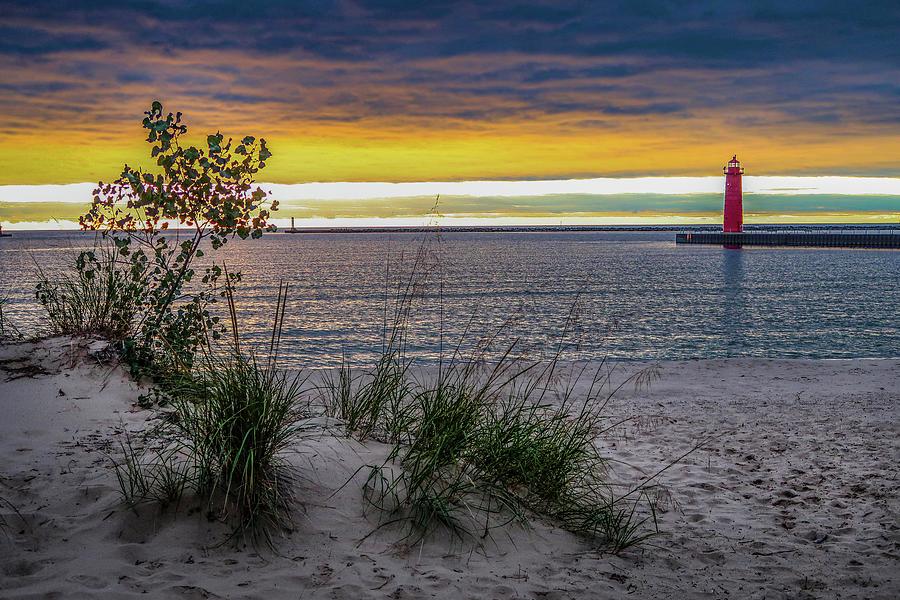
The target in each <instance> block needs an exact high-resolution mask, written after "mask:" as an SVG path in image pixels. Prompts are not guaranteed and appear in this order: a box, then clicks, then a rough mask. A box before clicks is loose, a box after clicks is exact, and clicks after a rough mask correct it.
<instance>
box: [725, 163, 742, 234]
mask: <svg viewBox="0 0 900 600" xmlns="http://www.w3.org/2000/svg"><path fill="white" fill-rule="evenodd" d="M723 171H724V172H725V218H724V220H723V222H722V231H724V232H725V233H741V232H742V231H744V200H743V192H742V191H741V175H743V174H744V167H742V166H741V161H739V160H738V159H737V155H734V156H733V157H731V160H729V161H728V164H727V165H725V168H724V169H723Z"/></svg>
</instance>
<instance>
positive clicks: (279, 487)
mask: <svg viewBox="0 0 900 600" xmlns="http://www.w3.org/2000/svg"><path fill="white" fill-rule="evenodd" d="M303 381H304V380H303V379H301V378H300V376H299V375H297V376H288V375H287V374H285V373H283V372H281V371H278V370H276V369H274V368H271V367H270V366H266V365H261V364H259V362H258V361H257V359H256V358H255V356H253V355H252V354H251V355H249V356H243V355H236V356H232V357H228V358H224V359H211V362H210V364H208V365H207V366H206V367H205V368H204V369H203V370H202V371H201V372H200V373H199V374H198V375H197V376H196V378H195V380H194V382H193V385H191V386H189V387H186V388H185V389H184V390H183V391H182V392H181V393H176V394H175V396H174V401H173V407H174V409H175V414H176V419H175V422H174V427H175V428H176V431H177V434H178V436H179V438H180V439H181V440H183V441H184V443H185V446H186V448H187V451H188V454H189V455H190V456H191V458H192V460H193V462H194V466H195V469H196V477H197V486H198V489H199V490H200V491H201V492H203V493H205V495H207V497H208V498H210V499H211V500H212V499H213V498H220V499H221V504H220V507H219V512H220V514H221V515H222V516H223V517H226V518H232V517H233V518H234V519H235V520H236V522H238V523H239V525H240V526H241V527H255V526H257V525H272V524H277V523H280V522H281V520H282V519H281V517H282V516H283V515H284V514H285V512H286V511H287V510H288V509H289V507H290V503H291V495H290V481H291V476H290V469H289V468H288V466H287V463H286V462H285V461H284V460H283V455H284V453H285V452H286V451H287V450H288V449H289V448H290V446H291V444H292V443H293V442H294V441H295V440H296V439H297V437H298V436H299V435H300V433H301V432H302V431H303V429H304V422H305V419H306V417H307V416H308V413H307V412H306V411H305V410H304V408H303V404H302V402H301V399H302V396H303V391H302V386H303Z"/></svg>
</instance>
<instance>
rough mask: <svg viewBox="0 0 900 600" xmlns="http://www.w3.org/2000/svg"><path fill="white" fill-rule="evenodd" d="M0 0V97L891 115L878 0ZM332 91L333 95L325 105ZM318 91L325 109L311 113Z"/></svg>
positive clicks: (899, 24) (827, 118) (890, 61)
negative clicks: (152, 93)
mask: <svg viewBox="0 0 900 600" xmlns="http://www.w3.org/2000/svg"><path fill="white" fill-rule="evenodd" d="M0 9H2V13H3V15H4V22H5V25H4V26H3V27H0V57H2V59H3V61H4V62H3V63H2V68H3V69H4V71H8V70H10V69H23V68H27V69H29V70H30V72H31V74H32V75H33V76H32V77H27V78H26V77H18V78H7V77H4V79H5V80H6V81H5V83H4V88H3V93H4V94H7V97H6V98H5V100H6V101H4V99H3V98H0V108H2V107H4V106H8V105H9V104H10V103H14V102H15V99H14V98H12V99H11V98H10V96H9V95H10V94H13V95H14V94H16V93H18V94H20V95H22V96H27V95H31V94H33V93H34V91H35V90H36V89H40V88H41V86H43V89H45V90H46V92H47V93H52V92H53V90H54V86H56V89H57V90H58V91H59V92H64V91H65V90H66V89H68V88H67V87H66V86H72V85H75V84H74V83H73V82H72V81H71V79H72V78H73V77H75V78H78V79H81V80H82V83H86V84H93V85H94V86H95V87H98V88H104V87H105V86H117V85H122V86H125V87H126V88H127V87H128V86H140V85H145V86H147V87H154V86H155V87H157V88H159V87H163V88H165V89H175V90H179V91H183V92H184V93H185V94H192V95H194V96H196V97H201V98H202V97H207V98H211V99H214V100H216V101H220V102H230V103H235V104H238V105H248V106H251V105H258V104H261V103H274V104H276V105H280V106H281V109H280V112H279V114H280V115H282V116H283V117H284V118H295V117H296V116H297V111H302V110H303V109H300V108H298V107H297V106H298V104H300V101H301V100H302V102H303V103H304V106H306V107H307V111H308V113H309V114H308V115H306V116H307V117H308V118H317V119H326V120H328V119H334V120H346V121H349V120H353V119H359V118H365V117H366V116H370V115H374V116H390V115H397V116H404V117H415V116H419V117H425V118H446V119H460V120H463V121H478V120H483V119H494V118H499V117H504V116H514V115H519V116H525V117H530V116H533V115H536V114H539V115H558V114H563V113H572V116H573V122H577V123H582V124H583V123H597V124H603V123H607V120H605V119H604V117H634V118H639V117H645V116H653V115H659V116H678V115H682V116H689V115H692V114H696V113H697V111H698V110H701V109H708V108H711V107H721V106H723V105H730V106H734V107H736V108H739V107H749V106H752V107H753V108H754V111H757V112H758V111H760V110H765V111H766V114H765V116H764V117H763V116H760V115H754V114H744V115H741V116H740V117H739V118H741V119H744V121H745V122H747V123H753V122H756V121H754V120H757V121H758V122H766V123H768V124H770V125H772V124H775V125H777V124H778V123H779V121H783V122H791V121H800V122H807V123H810V124H812V125H815V124H827V123H850V124H856V123H859V124H887V125H891V126H894V125H898V124H900V108H898V106H900V103H898V102H897V99H898V96H900V88H898V84H896V83H894V82H896V81H898V77H897V75H898V71H900V43H898V42H897V34H898V31H900V2H897V1H896V0H893V1H868V2H855V3H850V2H843V1H840V2H839V1H821V0H817V1H813V0H798V1H792V2H784V1H743V2H681V1H669V0H630V1H629V0H621V1H616V2H559V1H555V0H548V1H543V2H541V1H538V2H528V3H520V2H504V1H492V2H449V1H435V2H428V1H424V2H423V1H406V0H391V1H387V2H366V1H351V0H331V1H315V2H297V1H292V0H278V1H269V2H261V3H257V2H250V1H247V0H215V1H204V0H196V1H177V0H164V1H163V0H161V1H153V0H144V1H140V2H122V1H119V0H116V1H114V0H83V1H80V2H72V1H70V0H23V1H12V2H11V1H8V0H3V1H2V6H0ZM169 59H171V61H172V64H171V65H170V66H169V68H161V67H160V64H161V63H162V64H164V63H165V62H166V61H167V60H169ZM192 60H194V61H196V62H193V63H190V65H191V66H190V74H189V75H186V74H185V73H183V72H180V70H179V65H184V64H186V62H190V61H192ZM150 61H155V62H152V64H151V62H150ZM291 61H293V62H291ZM34 79H38V80H39V82H35V81H34ZM123 93H126V92H123ZM335 94H343V96H342V101H341V102H338V103H336V104H335V105H332V106H330V105H328V104H327V99H326V97H334V95H335ZM80 98H81V100H80V101H84V102H86V101H88V100H90V96H89V95H82V96H81V97H80ZM66 101H68V99H67V100H66ZM74 101H76V102H77V101H79V100H78V99H75V100H74ZM329 106H330V108H332V109H334V110H342V111H343V112H342V113H341V114H331V113H329V112H328V111H324V112H325V113H326V114H322V113H323V107H329ZM73 109H74V107H73ZM35 110H37V107H36V108H35Z"/></svg>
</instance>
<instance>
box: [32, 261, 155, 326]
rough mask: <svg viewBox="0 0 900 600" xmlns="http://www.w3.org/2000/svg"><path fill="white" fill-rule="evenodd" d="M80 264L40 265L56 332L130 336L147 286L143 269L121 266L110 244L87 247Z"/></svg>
mask: <svg viewBox="0 0 900 600" xmlns="http://www.w3.org/2000/svg"><path fill="white" fill-rule="evenodd" d="M75 266H76V268H75V269H74V270H73V271H64V272H55V273H47V272H45V271H44V270H43V269H40V268H38V277H39V281H38V284H37V290H36V296H37V299H38V301H39V302H40V304H41V306H43V307H44V310H45V311H46V313H47V322H48V324H49V327H50V333H51V334H53V335H99V336H103V337H106V338H108V339H111V340H124V339H126V338H128V337H130V336H131V335H132V334H133V332H134V319H135V315H136V314H137V312H138V310H139V307H140V304H141V302H142V298H143V294H144V291H145V290H144V288H145V286H144V283H143V278H142V276H141V274H140V273H135V272H133V271H131V270H130V269H128V268H127V267H125V266H123V265H121V264H120V262H119V260H118V255H117V252H116V250H115V248H113V247H112V246H111V245H109V244H104V245H98V246H95V247H94V248H93V249H91V250H86V251H83V252H81V253H80V254H79V255H78V257H77V259H76V261H75Z"/></svg>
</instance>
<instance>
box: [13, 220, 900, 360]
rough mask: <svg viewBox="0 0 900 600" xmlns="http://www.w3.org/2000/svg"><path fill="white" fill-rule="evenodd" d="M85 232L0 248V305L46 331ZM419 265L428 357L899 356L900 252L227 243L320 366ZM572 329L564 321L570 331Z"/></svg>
mask: <svg viewBox="0 0 900 600" xmlns="http://www.w3.org/2000/svg"><path fill="white" fill-rule="evenodd" d="M93 239H94V238H93V236H92V235H87V234H80V233H60V232H52V233H51V232H16V234H15V235H14V237H11V238H2V239H0V297H4V296H5V297H7V299H8V304H7V307H8V308H7V311H8V313H9V316H10V317H12V318H13V319H15V320H16V321H17V323H19V324H20V326H21V327H23V328H24V329H26V330H28V331H36V330H37V329H39V328H40V325H41V318H42V317H41V308H40V307H39V306H38V305H37V303H36V301H35V300H34V294H33V289H34V285H35V282H36V265H37V264H40V265H41V266H42V267H43V268H44V269H46V270H54V269H58V268H61V267H63V266H65V265H67V264H71V262H72V261H73V259H74V256H75V254H76V248H78V247H80V246H83V245H85V244H88V245H89V244H91V243H92V241H93ZM423 247H424V248H425V254H426V256H425V260H424V262H423V263H420V265H419V266H418V267H417V271H418V272H419V273H422V272H424V271H426V270H427V271H428V272H429V274H430V275H429V282H428V283H427V284H426V285H425V286H424V288H422V289H417V290H416V292H417V295H416V302H415V306H414V308H413V312H412V318H411V324H410V349H411V351H412V352H414V353H415V354H416V355H417V356H419V357H420V359H421V360H422V361H423V362H427V361H434V360H437V358H438V357H439V356H440V355H441V352H442V348H443V353H444V355H446V354H447V352H449V351H450V350H449V349H451V348H452V347H453V346H454V345H455V344H456V343H457V342H458V341H459V340H460V339H462V340H464V342H463V345H464V346H465V347H470V346H471V345H472V344H475V343H476V342H478V341H479V340H483V339H484V337H485V336H488V335H491V334H492V333H494V332H496V331H497V330H498V328H499V327H500V325H501V324H504V323H505V326H504V327H503V328H502V332H501V333H500V335H499V337H498V339H497V340H496V342H495V344H494V347H495V348H500V347H503V346H504V345H505V344H509V343H512V341H514V340H518V342H517V351H519V352H522V353H525V354H527V355H529V356H540V355H546V354H547V353H552V352H553V350H554V349H555V348H557V347H559V344H560V341H561V337H563V336H562V334H563V332H568V333H567V334H566V335H565V336H564V337H565V341H564V344H563V348H564V349H565V356H566V357H567V358H578V359H589V358H593V359H596V358H601V357H604V356H609V357H611V358H615V359H686V358H710V357H736V356H741V357H746V356H756V357H807V358H849V357H880V358H889V357H891V358H893V357H898V356H900V318H898V307H900V252H898V251H890V250H856V249H854V250H840V249H798V248H790V249H788V248H784V249H781V248H745V249H741V250H727V249H723V248H719V247H702V246H684V247H676V245H675V243H674V233H671V232H641V233H626V232H614V233H609V232H558V233H442V234H440V235H436V234H421V233H419V234H413V233H394V234H383V233H355V234H299V235H291V234H281V233H278V234H271V235H266V236H264V237H263V238H262V239H261V240H253V241H245V242H240V241H238V242H234V243H231V242H230V243H229V244H228V245H227V246H226V247H225V248H224V249H223V251H222V253H221V256H222V257H223V258H224V260H225V261H226V262H227V264H228V266H229V269H230V270H234V271H241V272H242V273H243V275H244V280H243V282H242V284H241V285H240V287H239V288H238V290H237V294H238V298H239V305H240V315H239V317H240V320H241V325H242V329H243V333H244V335H245V336H246V337H247V338H248V339H255V340H262V339H266V338H267V335H268V330H269V324H270V322H271V315H272V311H273V309H274V303H275V297H276V294H277V289H278V284H279V281H280V280H285V281H288V282H289V283H290V295H289V302H288V307H287V313H286V319H285V321H286V326H285V331H284V341H283V344H282V364H287V365H291V366H325V365H330V364H334V363H335V362H336V361H338V360H339V359H340V356H341V354H342V353H346V354H350V355H353V356H357V357H360V358H365V357H366V356H367V355H369V354H370V353H371V352H372V351H373V350H374V349H377V348H379V347H380V340H381V337H382V332H383V323H384V320H385V319H384V314H385V306H386V296H387V298H388V301H387V304H388V306H390V304H391V301H390V298H392V297H393V295H394V292H393V290H394V289H395V288H396V286H397V284H398V282H401V281H405V280H407V278H408V275H409V272H410V270H411V268H412V263H413V259H414V257H415V256H416V255H417V253H419V250H420V249H421V248H423ZM567 321H568V323H569V324H568V326H567V324H566V323H567Z"/></svg>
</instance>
